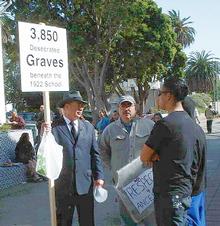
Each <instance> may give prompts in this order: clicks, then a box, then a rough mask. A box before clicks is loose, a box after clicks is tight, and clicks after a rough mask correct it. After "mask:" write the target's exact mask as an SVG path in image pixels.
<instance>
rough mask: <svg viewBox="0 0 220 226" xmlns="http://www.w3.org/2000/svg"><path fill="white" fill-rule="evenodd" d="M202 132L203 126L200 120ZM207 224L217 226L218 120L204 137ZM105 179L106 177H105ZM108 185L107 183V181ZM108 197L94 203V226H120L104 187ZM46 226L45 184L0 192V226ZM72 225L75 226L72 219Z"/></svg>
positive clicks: (219, 198) (219, 216) (219, 177)
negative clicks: (105, 199) (205, 150)
mask: <svg viewBox="0 0 220 226" xmlns="http://www.w3.org/2000/svg"><path fill="white" fill-rule="evenodd" d="M201 126H202V127H203V128H204V131H205V132H206V123H205V120H204V118H201ZM207 143H208V153H207V171H208V172H207V173H208V187H207V225H208V226H219V225H220V119H216V120H215V121H214V122H213V133H212V134H210V135H207ZM107 178H110V176H109V175H107ZM107 184H108V182H107ZM106 188H107V189H108V191H109V198H108V199H107V201H106V202H105V203H103V204H97V203H96V204H95V217H96V226H121V223H120V217H119V209H118V203H117V201H116V200H115V191H114V189H113V187H112V186H110V185H107V186H106ZM15 225H16V226H50V211H49V200H48V185H47V183H46V182H43V183H36V184H35V183H34V184H33V183H26V184H23V185H19V186H16V187H13V188H10V189H7V190H4V191H3V192H2V191H1V193H0V226H15ZM73 225H74V226H78V223H77V218H76V216H75V217H74V224H73Z"/></svg>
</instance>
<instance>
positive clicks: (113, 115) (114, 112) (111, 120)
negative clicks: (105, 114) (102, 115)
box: [110, 110, 119, 123]
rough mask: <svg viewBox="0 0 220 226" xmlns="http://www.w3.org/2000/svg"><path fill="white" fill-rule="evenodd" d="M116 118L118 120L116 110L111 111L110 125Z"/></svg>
mask: <svg viewBox="0 0 220 226" xmlns="http://www.w3.org/2000/svg"><path fill="white" fill-rule="evenodd" d="M118 118H119V113H118V111H117V110H115V111H113V112H112V115H111V118H110V123H111V122H114V121H116V120H118Z"/></svg>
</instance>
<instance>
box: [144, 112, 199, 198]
mask: <svg viewBox="0 0 220 226" xmlns="http://www.w3.org/2000/svg"><path fill="white" fill-rule="evenodd" d="M197 130H198V127H197V125H196V123H195V122H194V121H193V120H192V119H191V118H190V117H189V115H188V114H187V113H186V112H184V111H176V112H172V113H170V114H169V115H168V116H167V117H165V118H163V119H162V120H161V121H159V122H157V123H156V124H155V125H154V128H153V130H152V132H151V135H150V137H149V138H148V140H147V141H146V145H148V146H149V147H151V148H152V149H154V150H155V152H156V153H157V154H158V155H159V157H160V160H159V161H157V162H154V164H153V175H154V193H158V194H161V195H167V194H171V195H173V194H179V195H182V196H188V195H191V194H192V186H193V185H194V183H195V180H196V175H197V172H198V158H195V156H197V155H198V138H197Z"/></svg>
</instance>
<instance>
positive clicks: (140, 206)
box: [122, 169, 154, 214]
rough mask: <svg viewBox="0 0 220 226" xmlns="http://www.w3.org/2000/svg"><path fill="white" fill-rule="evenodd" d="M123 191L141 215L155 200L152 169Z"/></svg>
mask: <svg viewBox="0 0 220 226" xmlns="http://www.w3.org/2000/svg"><path fill="white" fill-rule="evenodd" d="M122 189H123V190H124V192H125V193H126V194H127V196H128V198H129V200H130V201H131V202H132V203H133V204H134V206H135V207H136V209H137V210H138V212H139V213H140V214H141V213H142V212H143V211H144V210H145V209H146V208H148V207H149V206H150V205H151V204H152V202H153V200H154V195H153V173H152V169H148V170H146V171H144V172H143V173H142V174H140V175H139V176H138V177H137V178H135V179H134V180H133V181H132V182H130V183H129V184H128V185H126V186H125V187H123V188H122Z"/></svg>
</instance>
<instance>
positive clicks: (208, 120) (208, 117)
mask: <svg viewBox="0 0 220 226" xmlns="http://www.w3.org/2000/svg"><path fill="white" fill-rule="evenodd" d="M214 116H215V114H214V110H213V109H212V105H209V106H208V108H206V110H205V117H206V125H207V131H208V133H212V122H213V119H214Z"/></svg>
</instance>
